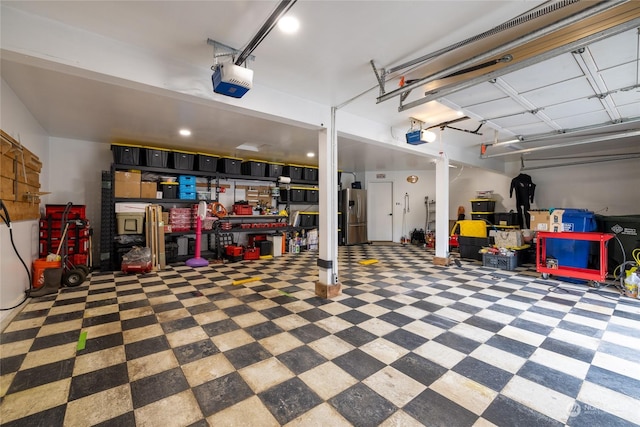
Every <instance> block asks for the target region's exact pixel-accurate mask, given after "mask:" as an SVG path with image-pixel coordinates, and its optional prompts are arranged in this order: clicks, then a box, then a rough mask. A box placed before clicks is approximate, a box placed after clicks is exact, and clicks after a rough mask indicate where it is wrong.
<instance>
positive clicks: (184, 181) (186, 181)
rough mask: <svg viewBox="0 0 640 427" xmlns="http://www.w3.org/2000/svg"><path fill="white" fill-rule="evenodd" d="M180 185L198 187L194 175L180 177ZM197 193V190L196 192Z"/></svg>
mask: <svg viewBox="0 0 640 427" xmlns="http://www.w3.org/2000/svg"><path fill="white" fill-rule="evenodd" d="M178 184H180V185H181V186H182V185H193V186H194V187H195V185H196V177H195V176H193V175H180V176H179V177H178ZM194 191H195V190H194Z"/></svg>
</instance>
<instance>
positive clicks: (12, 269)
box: [0, 80, 50, 330]
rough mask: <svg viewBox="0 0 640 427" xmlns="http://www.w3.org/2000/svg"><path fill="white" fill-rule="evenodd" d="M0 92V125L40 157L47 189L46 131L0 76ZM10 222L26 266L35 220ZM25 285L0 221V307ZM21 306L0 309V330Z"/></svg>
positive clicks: (34, 252)
mask: <svg viewBox="0 0 640 427" xmlns="http://www.w3.org/2000/svg"><path fill="white" fill-rule="evenodd" d="M1 93H2V96H1V97H0V101H1V111H2V114H0V128H2V130H4V131H5V132H6V133H8V134H9V135H11V136H12V137H14V138H15V139H18V140H19V141H20V142H21V143H22V144H23V145H24V146H25V147H26V148H27V149H28V150H29V151H31V152H32V153H33V154H35V155H36V156H38V158H39V159H40V160H41V161H42V163H43V167H42V171H41V172H40V191H49V187H48V181H49V180H48V173H49V172H48V171H49V169H50V168H49V162H48V160H47V158H48V156H49V154H48V153H49V142H48V135H47V134H46V132H45V131H44V129H42V127H41V126H40V125H39V124H38V123H37V122H36V121H35V119H34V118H33V116H32V115H31V113H30V112H29V111H28V110H27V109H26V107H25V106H24V104H23V103H22V101H20V99H19V98H18V97H17V96H16V94H15V93H14V92H13V90H11V88H10V87H9V86H8V85H7V84H6V82H5V81H4V80H2V86H1ZM11 225H12V231H13V238H14V242H15V245H16V248H17V249H18V253H19V254H20V256H21V257H22V258H23V260H24V262H25V263H26V264H27V266H28V267H29V269H30V268H31V264H32V263H33V260H34V259H36V258H37V257H38V227H39V224H38V221H37V220H35V221H12V224H11ZM28 288H29V280H28V278H27V273H26V271H25V269H24V266H23V265H22V263H21V262H20V259H19V258H18V257H17V256H16V254H15V252H14V250H13V247H12V246H11V240H10V235H9V229H8V227H7V226H6V225H5V224H4V222H3V221H0V308H8V307H12V306H14V305H16V304H18V303H19V302H20V301H22V299H23V298H24V291H25V290H26V289H28ZM21 308H22V306H21V307H18V308H17V309H14V310H2V311H0V330H2V329H4V327H5V326H6V325H7V324H8V322H9V321H10V320H11V318H12V317H13V316H14V315H15V314H16V313H18V312H19V311H20V309H21Z"/></svg>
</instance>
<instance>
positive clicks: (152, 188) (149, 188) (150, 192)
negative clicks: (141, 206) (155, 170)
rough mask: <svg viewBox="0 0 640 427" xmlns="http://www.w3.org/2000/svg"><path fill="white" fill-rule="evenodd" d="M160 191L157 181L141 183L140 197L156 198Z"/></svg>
mask: <svg viewBox="0 0 640 427" xmlns="http://www.w3.org/2000/svg"><path fill="white" fill-rule="evenodd" d="M157 193H158V184H157V183H155V182H141V183H140V198H141V199H155V198H156V196H157Z"/></svg>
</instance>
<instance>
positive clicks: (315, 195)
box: [304, 189, 320, 203]
mask: <svg viewBox="0 0 640 427" xmlns="http://www.w3.org/2000/svg"><path fill="white" fill-rule="evenodd" d="M319 198H320V193H319V192H318V190H315V189H314V190H305V192H304V201H305V202H311V203H317V202H318V200H319Z"/></svg>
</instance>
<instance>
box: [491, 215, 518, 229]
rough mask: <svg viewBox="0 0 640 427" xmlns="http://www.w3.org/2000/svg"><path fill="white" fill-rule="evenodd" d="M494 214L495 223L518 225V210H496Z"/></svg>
mask: <svg viewBox="0 0 640 427" xmlns="http://www.w3.org/2000/svg"><path fill="white" fill-rule="evenodd" d="M493 215H494V219H495V222H494V224H495V225H507V226H508V225H518V213H517V212H495V213H494V214H493Z"/></svg>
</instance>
